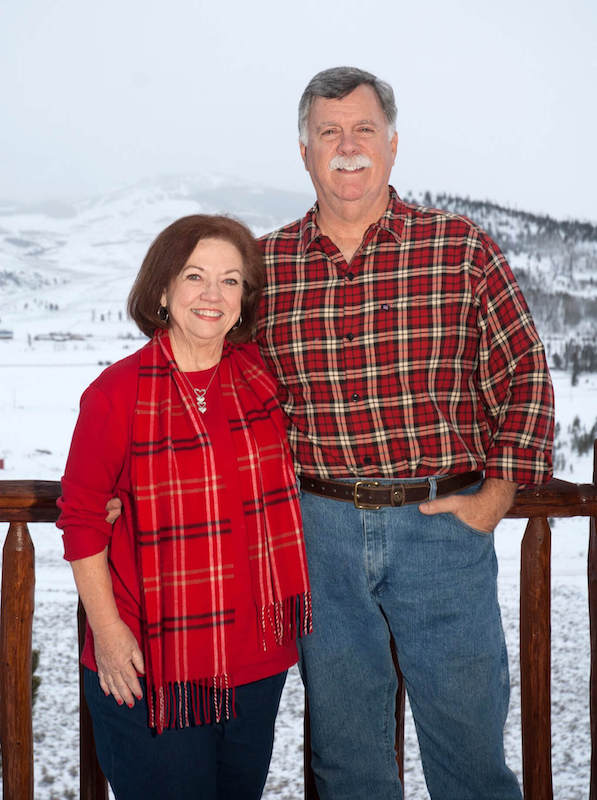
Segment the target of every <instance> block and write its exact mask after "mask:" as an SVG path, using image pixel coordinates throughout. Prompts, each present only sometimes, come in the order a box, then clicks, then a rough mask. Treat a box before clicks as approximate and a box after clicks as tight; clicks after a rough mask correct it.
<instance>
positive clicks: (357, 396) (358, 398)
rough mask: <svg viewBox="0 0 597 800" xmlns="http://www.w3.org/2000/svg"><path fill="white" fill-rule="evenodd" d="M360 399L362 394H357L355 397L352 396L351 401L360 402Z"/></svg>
mask: <svg viewBox="0 0 597 800" xmlns="http://www.w3.org/2000/svg"><path fill="white" fill-rule="evenodd" d="M360 397H361V395H360V394H357V393H356V392H355V393H354V394H353V395H351V397H350V399H351V400H360Z"/></svg>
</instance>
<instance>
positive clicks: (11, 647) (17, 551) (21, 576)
mask: <svg viewBox="0 0 597 800" xmlns="http://www.w3.org/2000/svg"><path fill="white" fill-rule="evenodd" d="M34 590H35V568H34V552H33V542H32V541H31V537H30V536H29V530H28V529H27V525H26V524H25V523H24V522H12V523H11V525H10V527H9V529H8V535H7V537H6V541H5V543H4V549H3V551H2V610H1V618H0V742H1V744H2V773H3V781H4V783H3V796H4V800H33V727H32V721H31V712H32V692H31V634H32V628H33V608H34Z"/></svg>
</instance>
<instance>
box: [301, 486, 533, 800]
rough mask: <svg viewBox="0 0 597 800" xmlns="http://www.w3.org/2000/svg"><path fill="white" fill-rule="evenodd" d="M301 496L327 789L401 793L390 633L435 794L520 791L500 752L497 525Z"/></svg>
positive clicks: (504, 678) (314, 716)
mask: <svg viewBox="0 0 597 800" xmlns="http://www.w3.org/2000/svg"><path fill="white" fill-rule="evenodd" d="M429 480H430V484H431V497H433V496H434V495H435V480H434V479H433V478H431V479H429ZM477 488H478V487H474V488H473V490H476V489H477ZM466 491H470V490H466ZM301 505H302V512H303V523H304V527H305V539H306V547H307V558H308V562H309V573H310V578H311V590H312V596H313V634H312V635H311V636H307V637H304V638H303V639H302V640H300V643H299V649H300V654H301V663H300V668H301V674H302V676H303V681H304V683H305V687H306V690H307V694H308V698H309V708H310V716H311V740H312V767H313V771H314V774H315V779H316V783H317V789H318V792H319V796H320V800H357V799H358V800H362V798H365V797H366V798H367V800H389V798H393V799H395V800H401V798H402V788H401V786H400V781H399V777H398V769H397V765H396V758H395V748H394V743H395V731H396V724H395V718H394V712H395V699H396V689H397V679H396V674H395V670H394V666H393V663H392V657H391V653H390V645H389V641H390V632H391V633H392V635H393V636H394V639H395V642H396V649H397V652H398V659H399V661H400V667H401V670H402V673H403V675H404V679H405V684H406V690H407V692H408V697H409V701H410V705H411V708H412V712H413V717H414V720H415V725H416V730H417V735H418V739H419V746H420V750H421V759H422V764H423V770H424V773H425V779H426V781H427V786H428V789H429V793H430V795H431V797H432V798H433V800H490V798H491V800H521V793H520V788H519V786H518V782H517V780H516V777H515V776H514V774H513V773H512V772H511V771H510V770H509V769H508V767H507V766H506V764H505V760H504V749H503V728H504V723H505V720H506V715H507V710H508V700H509V691H510V687H509V677H508V663H507V655H506V646H505V641H504V634H503V629H502V623H501V617H500V610H499V606H498V601H497V587H496V578H497V563H496V557H495V552H494V545H493V535H492V534H487V533H482V532H479V531H475V530H474V529H472V528H470V527H468V526H467V525H465V524H464V523H463V522H460V521H459V520H458V519H457V518H456V517H455V516H454V515H453V514H448V513H443V514H438V515H435V516H431V517H427V516H425V515H423V514H421V512H420V511H419V510H418V507H417V505H416V504H415V505H408V506H403V507H401V508H382V509H379V510H362V509H357V508H355V507H354V506H353V505H352V504H351V503H345V502H341V501H338V500H333V499H327V498H322V497H318V496H316V495H313V494H308V493H306V492H302V493H301Z"/></svg>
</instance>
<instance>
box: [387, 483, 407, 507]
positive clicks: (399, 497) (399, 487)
mask: <svg viewBox="0 0 597 800" xmlns="http://www.w3.org/2000/svg"><path fill="white" fill-rule="evenodd" d="M390 502H391V504H392V505H393V506H403V505H404V504H405V502H406V491H405V489H404V484H402V483H396V484H395V485H394V486H392V487H391V491H390Z"/></svg>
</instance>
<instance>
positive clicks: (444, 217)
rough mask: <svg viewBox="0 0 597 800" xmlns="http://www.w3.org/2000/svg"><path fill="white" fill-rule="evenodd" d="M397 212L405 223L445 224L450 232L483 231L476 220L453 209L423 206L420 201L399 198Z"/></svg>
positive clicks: (478, 233) (480, 232)
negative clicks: (414, 201) (407, 200)
mask: <svg viewBox="0 0 597 800" xmlns="http://www.w3.org/2000/svg"><path fill="white" fill-rule="evenodd" d="M397 213H398V214H400V213H402V215H403V216H404V221H405V223H406V224H410V225H414V226H418V225H431V226H442V227H445V226H447V227H448V228H449V230H450V231H451V232H454V231H456V230H462V231H463V232H471V233H474V234H476V235H482V234H483V233H484V232H483V230H482V229H481V228H480V227H479V225H477V223H476V222H474V221H473V220H471V219H469V218H468V217H465V216H464V215H463V214H457V213H456V212H454V211H446V210H445V209H441V208H434V207H432V206H425V205H422V204H420V203H413V202H406V201H404V200H401V201H400V204H399V205H398V211H397Z"/></svg>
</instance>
